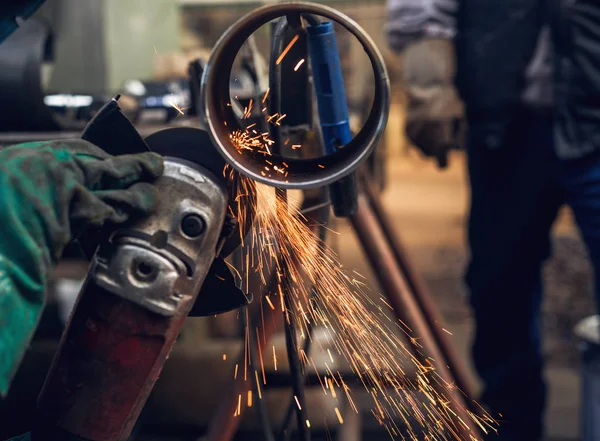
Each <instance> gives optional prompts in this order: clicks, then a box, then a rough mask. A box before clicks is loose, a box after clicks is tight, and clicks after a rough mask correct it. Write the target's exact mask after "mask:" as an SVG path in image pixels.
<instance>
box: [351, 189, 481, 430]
mask: <svg viewBox="0 0 600 441" xmlns="http://www.w3.org/2000/svg"><path fill="white" fill-rule="evenodd" d="M351 221H352V226H353V228H354V231H355V233H356V235H357V237H358V239H359V241H360V243H361V246H362V248H363V250H364V252H365V254H366V256H367V259H368V260H369V263H370V264H371V267H372V268H373V269H374V272H375V275H376V276H377V279H378V281H379V283H380V285H381V287H382V288H383V291H384V292H385V295H386V297H387V299H388V300H389V302H390V304H391V305H392V307H393V310H394V313H395V314H396V317H397V318H398V319H400V320H402V321H403V322H404V323H406V324H407V325H408V326H409V327H410V328H411V329H412V330H413V331H414V333H415V335H417V336H418V337H419V339H420V341H421V344H422V346H423V348H424V351H426V352H427V355H428V356H429V357H431V358H429V359H428V360H423V362H424V364H426V363H428V362H429V361H430V360H431V361H432V362H433V363H434V366H435V368H436V372H437V374H438V375H439V376H440V377H441V379H442V380H443V381H444V382H446V383H447V384H453V383H455V381H454V378H453V375H452V372H450V371H449V370H448V368H447V362H446V359H445V357H444V355H443V353H442V352H441V351H440V348H439V346H438V344H437V342H436V339H435V338H434V336H433V334H432V332H431V328H430V326H429V324H428V322H427V320H426V319H425V317H424V316H423V311H422V310H421V308H420V307H419V304H418V303H417V301H416V300H415V297H414V296H413V295H412V293H411V290H410V287H409V285H408V283H407V281H406V279H405V278H404V276H403V274H402V271H401V270H400V268H399V266H398V264H397V263H396V259H395V256H394V252H393V250H392V247H391V246H390V244H389V242H388V241H387V240H386V236H385V234H384V232H383V230H382V227H381V224H380V223H379V222H378V219H377V216H376V215H375V213H374V212H373V209H372V207H371V205H370V204H369V200H368V198H367V196H365V195H364V194H361V195H359V197H358V207H357V212H356V214H355V215H354V216H352V218H351ZM417 356H419V355H417ZM444 392H445V393H448V394H449V395H450V396H451V397H452V399H453V400H454V401H455V402H458V403H463V404H464V397H463V396H462V395H461V394H460V393H459V392H458V390H456V389H447V390H445V391H444ZM454 411H455V412H456V414H457V415H458V417H460V419H461V420H462V421H463V422H464V424H466V425H467V426H468V428H467V427H465V426H463V425H461V424H457V425H456V430H457V431H458V432H459V433H460V434H461V436H462V437H463V438H462V439H465V440H469V439H472V438H471V437H472V436H475V437H477V436H478V430H477V428H476V427H475V426H474V425H473V423H472V422H471V419H470V417H469V415H468V414H467V411H466V409H465V408H462V407H460V408H456V409H454Z"/></svg>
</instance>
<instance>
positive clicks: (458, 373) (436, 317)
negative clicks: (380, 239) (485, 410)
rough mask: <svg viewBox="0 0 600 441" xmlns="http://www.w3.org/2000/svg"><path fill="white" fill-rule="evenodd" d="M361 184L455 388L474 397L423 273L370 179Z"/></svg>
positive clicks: (470, 380) (469, 378) (471, 381)
mask: <svg viewBox="0 0 600 441" xmlns="http://www.w3.org/2000/svg"><path fill="white" fill-rule="evenodd" d="M361 184H362V186H363V187H362V188H363V189H364V192H365V195H366V196H367V199H368V201H369V204H370V205H371V208H372V210H373V214H374V215H375V216H376V218H377V220H378V223H379V225H380V226H381V230H382V232H383V234H384V235H385V238H386V240H387V242H388V244H389V245H390V247H391V249H392V252H393V254H394V257H395V259H396V263H397V264H398V268H399V269H400V271H401V272H402V274H403V276H404V278H405V280H406V282H407V284H408V286H409V288H410V290H411V292H412V293H413V296H414V298H415V300H416V301H417V303H418V304H419V307H420V308H421V311H422V312H423V317H424V318H425V320H426V321H427V323H428V324H429V329H431V333H432V334H433V338H434V339H435V340H436V342H437V345H438V346H439V348H440V351H441V352H442V354H443V355H444V358H445V360H446V361H447V363H448V367H449V368H450V370H451V371H452V373H453V375H454V378H455V379H456V385H457V386H458V388H459V389H460V390H462V391H463V392H464V393H465V394H466V395H467V396H473V394H474V393H475V380H474V378H473V376H472V375H471V373H470V372H469V371H468V369H467V367H466V366H465V364H464V363H463V362H462V361H461V360H460V359H459V357H458V355H457V353H456V350H455V349H454V347H453V345H452V342H451V340H450V338H449V336H448V335H447V334H446V333H445V332H444V331H443V330H442V328H443V327H444V319H443V318H442V315H441V314H440V311H439V309H438V308H437V306H436V305H435V303H434V302H433V300H432V298H431V293H430V291H429V289H428V288H427V286H426V284H425V282H424V281H423V279H422V278H421V276H420V274H419V273H418V272H417V271H416V270H415V269H414V267H413V266H412V265H411V263H410V260H409V259H408V257H407V255H406V250H405V248H404V246H403V245H402V241H401V239H400V236H399V234H398V232H397V231H396V229H395V228H394V226H393V224H392V222H391V221H390V218H389V216H388V214H387V213H386V211H385V208H384V207H383V204H382V203H381V201H380V199H379V197H378V196H377V193H376V190H375V189H374V188H373V184H372V183H371V182H369V180H368V179H363V182H362V183H361Z"/></svg>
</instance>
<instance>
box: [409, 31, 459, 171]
mask: <svg viewBox="0 0 600 441" xmlns="http://www.w3.org/2000/svg"><path fill="white" fill-rule="evenodd" d="M402 68H403V72H402V74H403V81H404V87H405V91H406V96H407V112H406V135H407V137H408V138H409V140H410V141H411V142H412V143H413V144H414V145H415V146H416V147H417V148H419V150H421V152H422V153H423V154H424V155H425V156H426V157H433V158H435V159H436V160H437V163H438V166H439V167H440V168H445V167H446V166H447V164H448V152H449V151H450V150H451V149H455V148H460V147H461V146H462V138H463V137H464V132H465V122H464V106H463V104H462V102H461V100H460V98H459V96H458V93H457V91H456V87H455V86H454V77H455V74H456V67H455V55H454V45H453V44H452V42H451V41H450V40H442V39H421V40H417V41H414V42H412V43H409V44H408V45H407V46H406V48H405V49H404V51H403V52H402Z"/></svg>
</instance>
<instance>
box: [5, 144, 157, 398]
mask: <svg viewBox="0 0 600 441" xmlns="http://www.w3.org/2000/svg"><path fill="white" fill-rule="evenodd" d="M162 172H163V161H162V158H161V156H159V155H157V154H155V153H143V154H139V155H124V156H116V157H113V156H110V155H108V154H107V153H105V152H104V151H103V150H101V149H99V148H98V147H96V146H94V145H92V144H90V143H88V142H87V141H83V140H65V141H50V142H33V143H28V144H21V145H16V146H13V147H8V148H5V149H3V150H0V396H5V395H6V393H7V392H8V388H9V385H10V381H11V379H12V377H13V375H14V374H15V371H16V370H17V368H18V366H19V363H20V361H21V359H22V357H23V355H24V352H25V350H26V349H27V346H28V344H29V341H30V339H31V337H32V335H33V333H34V330H35V328H36V325H37V322H38V319H39V317H40V314H41V312H42V308H43V306H44V293H45V289H46V279H47V276H48V273H49V272H50V270H51V269H52V268H53V267H54V265H55V264H56V262H57V260H58V259H59V258H60V257H61V254H62V252H63V250H64V248H65V246H66V245H67V244H68V243H69V242H70V241H71V240H73V239H75V238H77V236H78V235H79V234H80V233H81V232H83V231H84V230H85V229H87V228H90V227H100V226H102V225H104V224H105V223H112V224H120V223H123V222H125V221H127V220H129V219H130V218H132V217H134V216H140V215H146V214H148V213H150V212H151V210H152V209H153V208H154V206H155V204H156V202H157V192H156V188H155V187H154V186H153V185H152V184H151V182H152V181H153V180H154V179H156V178H157V177H158V176H160V175H161V174H162Z"/></svg>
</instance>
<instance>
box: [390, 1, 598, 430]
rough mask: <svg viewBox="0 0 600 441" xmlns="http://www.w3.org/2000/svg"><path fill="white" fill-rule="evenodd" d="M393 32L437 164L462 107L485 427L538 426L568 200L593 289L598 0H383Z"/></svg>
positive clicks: (470, 274)
mask: <svg viewBox="0 0 600 441" xmlns="http://www.w3.org/2000/svg"><path fill="white" fill-rule="evenodd" d="M387 36H388V41H389V44H390V46H391V47H392V49H394V50H395V51H397V52H400V53H401V55H402V63H403V64H402V66H403V79H404V82H405V90H406V94H407V98H408V110H407V112H408V114H407V126H406V131H407V135H408V137H409V138H410V139H411V141H412V143H413V144H414V145H415V146H417V147H418V148H419V149H420V150H421V151H422V152H423V153H424V154H425V155H426V156H428V157H434V158H436V159H437V161H438V163H439V164H440V165H441V166H444V165H445V164H446V156H447V153H448V150H449V149H451V148H454V147H456V145H457V144H458V143H459V142H460V139H459V134H460V130H459V129H460V127H461V126H462V125H463V122H465V121H466V126H467V135H466V139H465V142H464V144H465V148H466V152H467V157H468V171H469V182H470V188H471V205H470V213H469V219H468V241H469V246H470V262H469V265H468V269H467V273H466V283H467V286H468V289H469V293H470V303H471V306H472V308H473V312H474V317H475V332H474V334H475V335H474V342H473V352H472V355H473V361H474V365H475V368H476V370H477V372H478V374H479V376H480V377H481V379H482V381H483V393H482V395H481V402H482V403H483V404H485V405H486V406H487V408H488V409H489V410H490V411H491V413H492V415H493V416H494V417H496V418H497V419H498V420H499V421H501V422H502V423H501V425H500V429H499V435H498V436H496V434H491V435H490V439H494V440H496V439H497V440H503V441H537V440H540V439H541V437H542V434H543V412H544V408H545V402H546V385H545V382H544V376H543V372H542V370H543V360H542V350H541V338H540V333H541V326H540V309H541V301H542V276H541V270H542V264H543V262H544V261H545V260H546V259H547V258H548V257H549V255H550V252H551V245H550V230H551V227H552V224H553V223H554V221H555V219H556V217H557V213H558V211H559V208H560V207H561V205H562V204H564V203H567V204H569V205H570V207H571V209H572V211H573V213H574V216H575V219H576V221H577V224H578V226H579V229H580V231H581V234H582V236H583V239H584V241H585V243H586V245H587V248H588V252H589V257H590V259H591V261H592V265H593V267H594V270H595V275H596V288H595V293H596V299H597V300H599V299H600V283H599V281H598V277H599V274H600V273H599V272H598V269H599V266H600V2H598V1H597V0H569V1H566V0H519V1H513V0H487V1H481V0H388V23H387ZM598 303H600V302H598Z"/></svg>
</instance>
